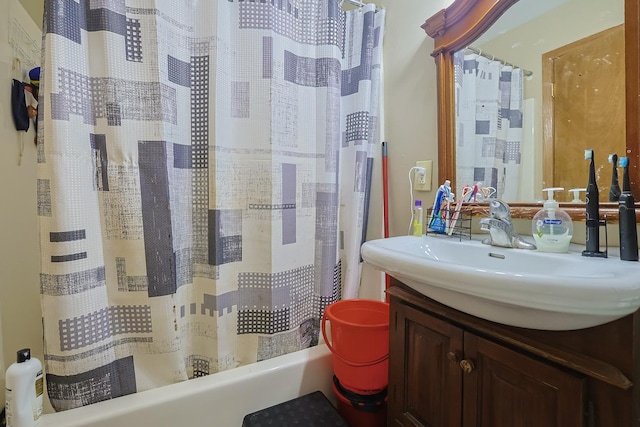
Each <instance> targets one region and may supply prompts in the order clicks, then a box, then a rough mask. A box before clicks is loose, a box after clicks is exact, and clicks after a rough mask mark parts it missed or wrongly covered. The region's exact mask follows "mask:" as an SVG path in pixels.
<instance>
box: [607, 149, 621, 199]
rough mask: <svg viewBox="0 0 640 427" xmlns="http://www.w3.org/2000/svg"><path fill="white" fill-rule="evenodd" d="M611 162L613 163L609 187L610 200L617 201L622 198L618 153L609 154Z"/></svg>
mask: <svg viewBox="0 0 640 427" xmlns="http://www.w3.org/2000/svg"><path fill="white" fill-rule="evenodd" d="M609 163H611V164H612V165H613V169H612V171H611V187H609V201H610V202H617V201H618V199H620V193H621V192H620V185H619V184H618V155H617V154H609Z"/></svg>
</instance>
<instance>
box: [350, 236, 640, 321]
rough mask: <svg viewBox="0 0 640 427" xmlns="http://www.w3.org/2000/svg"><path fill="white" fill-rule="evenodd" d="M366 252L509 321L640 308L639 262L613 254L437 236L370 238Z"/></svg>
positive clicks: (395, 271)
mask: <svg viewBox="0 0 640 427" xmlns="http://www.w3.org/2000/svg"><path fill="white" fill-rule="evenodd" d="M574 249H575V248H574ZM361 253H362V258H363V259H364V261H365V262H367V263H368V264H370V265H372V266H374V267H376V268H377V269H380V270H382V271H385V272H386V273H388V274H389V275H391V276H393V277H395V278H396V279H398V280H400V281H402V282H403V283H405V284H406V285H408V286H410V287H411V288H413V289H415V290H416V291H418V292H420V293H422V294H423V295H426V296H428V297H430V298H432V299H434V300H436V301H439V302H441V303H443V304H445V305H448V306H449V307H452V308H455V309H457V310H460V311H463V312H466V313H469V314H472V315H474V316H478V317H481V318H484V319H487V320H492V321H494V322H499V323H503V324H506V325H512V326H520V327H524V328H532V329H544V330H572V329H582V328H588V327H591V326H597V325H601V324H603V323H607V322H610V321H612V320H615V319H618V318H621V317H624V316H626V315H628V314H630V313H633V312H634V311H636V310H637V309H638V307H640V264H639V263H637V262H629V261H620V259H619V258H617V257H613V256H611V255H610V258H590V257H584V256H582V255H581V253H580V252H579V251H573V252H569V253H567V254H549V253H542V252H537V251H531V250H524V249H506V248H500V247H495V246H488V245H484V244H482V243H481V242H479V241H476V240H463V241H460V240H458V239H457V238H451V237H448V236H438V235H428V236H422V237H414V236H401V237H391V238H387V239H378V240H371V241H368V242H366V243H364V244H363V245H362V248H361Z"/></svg>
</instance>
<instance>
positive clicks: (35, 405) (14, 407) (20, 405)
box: [5, 348, 44, 427]
mask: <svg viewBox="0 0 640 427" xmlns="http://www.w3.org/2000/svg"><path fill="white" fill-rule="evenodd" d="M5 377H6V378H5V381H6V390H5V391H6V400H5V411H6V418H7V427H33V426H35V425H36V422H37V421H38V420H39V419H40V416H41V415H42V401H43V392H44V390H43V388H44V384H43V379H42V363H41V362H40V361H39V360H38V359H36V358H35V357H31V350H30V349H28V348H24V349H22V350H19V351H18V354H17V360H16V362H14V363H12V364H11V366H9V368H7V372H6V375H5Z"/></svg>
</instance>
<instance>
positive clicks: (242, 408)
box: [38, 344, 335, 427]
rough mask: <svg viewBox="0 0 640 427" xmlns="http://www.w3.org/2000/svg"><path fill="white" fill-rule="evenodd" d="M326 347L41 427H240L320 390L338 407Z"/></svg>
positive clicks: (74, 412)
mask: <svg viewBox="0 0 640 427" xmlns="http://www.w3.org/2000/svg"><path fill="white" fill-rule="evenodd" d="M332 376H333V368H332V364H331V352H330V351H329V349H328V348H327V346H326V345H324V344H321V345H318V346H316V347H312V348H309V349H305V350H301V351H297V352H295V353H291V354H287V355H284V356H279V357H275V358H273V359H268V360H264V361H261V362H256V363H253V364H250V365H246V366H242V367H240V368H235V369H231V370H229V371H224V372H219V373H216V374H213V375H209V376H206V377H201V378H195V379H193V380H189V381H184V382H181V383H177V384H172V385H168V386H164V387H159V388H156V389H153V390H147V391H143V392H140V393H135V394H132V395H129V396H123V397H119V398H117V399H112V400H107V401H104V402H99V403H95V404H93V405H88V406H84V407H82V408H77V409H71V410H68V411H64V412H59V413H53V414H45V415H43V416H42V418H41V419H40V422H39V423H38V427H81V426H82V427H113V426H117V427H129V426H132V427H133V426H154V427H175V426H179V427H200V426H207V427H240V426H241V425H242V419H243V418H244V416H245V415H246V414H249V413H251V412H255V411H258V410H260V409H263V408H267V407H269V406H273V405H277V404H278V403H282V402H285V401H287V400H290V399H293V398H295V397H298V396H302V395H305V394H307V393H311V392H313V391H316V390H321V391H322V392H323V393H324V395H325V396H327V398H329V400H331V401H332V402H333V403H334V404H335V395H334V394H333V391H332V388H331V379H332Z"/></svg>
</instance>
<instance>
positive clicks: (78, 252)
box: [37, 0, 384, 410]
mask: <svg viewBox="0 0 640 427" xmlns="http://www.w3.org/2000/svg"><path fill="white" fill-rule="evenodd" d="M44 21H45V28H44V46H45V48H44V56H43V58H44V60H43V79H42V87H41V101H42V102H41V104H40V105H41V108H42V109H41V112H40V114H41V117H43V118H44V119H43V120H42V121H41V132H40V133H39V135H40V141H39V144H38V156H39V157H38V161H39V165H38V182H37V184H38V215H39V224H40V240H41V265H42V268H41V270H42V271H41V301H42V309H43V317H44V319H43V324H44V339H45V373H46V379H47V388H48V394H49V397H50V400H51V402H52V404H53V406H54V408H55V409H56V410H65V409H69V408H74V407H78V406H82V405H86V404H90V403H94V402H97V401H101V400H105V399H110V398H114V397H118V396H122V395H126V394H130V393H134V392H137V391H141V390H145V389H150V388H153V387H158V386H162V385H165V384H170V383H174V382H178V381H182V380H186V379H188V378H193V377H198V376H203V375H208V374H211V373H214V372H217V371H222V370H226V369H230V368H234V367H237V366H241V365H245V364H248V363H252V362H255V361H258V360H262V359H267V358H271V357H274V356H278V355H281V354H285V353H288V352H292V351H296V350H299V349H303V348H306V347H309V346H313V345H316V344H317V343H318V330H319V319H320V317H321V314H322V312H323V310H324V307H325V306H326V305H328V304H330V303H332V302H334V301H336V300H338V299H340V297H341V294H344V295H348V296H355V295H357V288H358V286H359V277H356V275H354V274H351V273H349V274H347V272H349V271H352V270H353V269H357V265H358V262H359V257H358V254H359V247H360V243H361V237H362V233H363V230H362V224H363V218H362V215H363V212H364V204H365V195H366V193H367V192H366V190H367V186H368V185H370V184H369V183H368V182H366V179H365V178H366V177H367V169H368V168H371V165H372V159H373V153H374V149H375V148H377V144H376V143H375V129H376V125H377V118H376V115H377V111H378V106H377V102H378V88H379V82H380V77H381V76H380V58H381V49H382V34H383V22H384V11H379V12H376V10H375V7H374V5H367V6H366V7H363V8H361V9H358V10H354V11H349V12H344V11H343V10H341V9H340V7H339V4H338V1H337V0H268V1H248V0H247V1H239V2H236V1H231V0H226V1H203V2H182V1H180V2H176V1H173V0H155V1H152V0H100V1H80V2H77V1H75V0H53V1H47V2H46V9H45V20H44ZM343 279H344V282H343Z"/></svg>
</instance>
